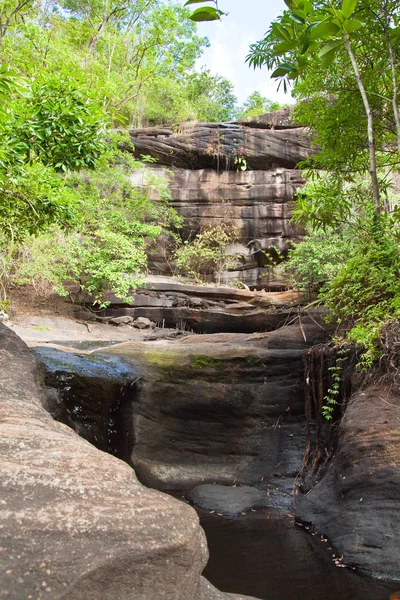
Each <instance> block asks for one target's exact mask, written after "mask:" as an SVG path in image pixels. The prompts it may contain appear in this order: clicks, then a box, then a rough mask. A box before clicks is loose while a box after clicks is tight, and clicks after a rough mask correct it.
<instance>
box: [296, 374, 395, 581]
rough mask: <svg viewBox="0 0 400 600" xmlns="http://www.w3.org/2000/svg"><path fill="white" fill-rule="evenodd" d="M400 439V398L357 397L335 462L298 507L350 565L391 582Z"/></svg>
mask: <svg viewBox="0 0 400 600" xmlns="http://www.w3.org/2000/svg"><path fill="white" fill-rule="evenodd" d="M399 435H400V395H399V393H398V392H394V391H390V390H388V389H385V388H384V386H382V385H374V386H370V387H369V388H366V389H363V390H361V391H359V392H357V393H356V394H354V395H353V397H352V398H351V400H350V402H349V405H348V407H347V409H346V413H345V416H344V418H343V421H342V423H341V426H340V432H339V441H338V449H337V453H336V456H335V457H334V459H333V462H332V463H331V465H330V467H329V469H328V471H327V473H326V475H325V476H324V477H323V478H322V480H321V481H320V482H319V483H318V485H316V486H315V487H314V488H313V489H312V490H311V491H310V492H309V493H308V494H307V495H306V496H305V497H303V498H301V497H299V500H298V502H297V505H296V512H297V516H298V517H300V518H301V519H303V520H305V521H308V522H311V523H312V524H313V525H314V526H315V527H316V529H317V530H318V531H319V532H321V533H324V534H325V535H327V536H328V537H329V539H330V541H331V542H332V544H333V545H334V546H335V549H336V551H337V555H339V556H340V555H344V557H345V561H346V563H347V564H350V565H354V566H356V567H358V568H359V569H360V570H363V571H365V572H367V573H368V574H373V575H375V576H376V577H384V578H387V579H398V577H399V572H400V565H399V558H400V527H399V490H400V445H399Z"/></svg>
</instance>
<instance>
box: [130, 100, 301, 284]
mask: <svg viewBox="0 0 400 600" xmlns="http://www.w3.org/2000/svg"><path fill="white" fill-rule="evenodd" d="M130 133H131V139H132V142H133V144H134V147H135V155H136V156H137V157H138V158H140V157H141V156H142V155H150V156H152V157H153V158H155V159H157V161H158V162H157V165H156V166H155V167H153V168H155V169H156V170H157V171H158V172H160V170H161V171H163V169H162V168H163V167H168V169H170V171H172V177H171V183H170V189H171V193H172V206H174V208H176V210H177V211H178V212H179V214H181V215H182V216H183V217H184V224H183V229H182V236H183V238H184V239H190V238H193V237H194V235H195V234H196V233H198V232H199V231H201V230H203V229H204V228H206V227H208V226H215V225H221V224H225V225H226V224H228V223H229V224H230V226H231V227H232V228H234V229H235V230H236V232H237V241H236V242H235V244H234V245H233V246H232V247H231V248H230V249H228V251H229V253H232V254H233V255H234V256H236V264H235V265H233V266H232V268H230V270H229V271H227V272H225V273H224V275H223V278H222V281H224V282H231V281H233V280H235V279H240V280H241V281H242V282H243V283H245V284H247V285H250V286H255V287H259V288H260V287H265V288H267V289H279V288H282V287H285V282H284V281H282V280H281V279H280V278H279V277H277V275H276V274H274V273H273V271H271V269H267V268H266V266H267V264H268V260H266V257H265V255H264V254H263V251H265V250H268V249H270V248H271V247H272V246H275V247H276V248H279V250H280V251H283V252H285V251H286V250H287V249H288V247H289V246H290V244H291V242H297V241H300V240H301V239H302V236H303V234H304V232H303V230H302V229H301V228H300V227H299V226H297V225H295V224H294V223H292V222H291V221H290V218H291V211H292V201H293V197H294V195H295V193H296V190H297V188H299V187H300V186H301V185H302V184H303V179H302V177H301V175H300V172H299V171H298V170H296V166H297V164H298V163H299V162H300V161H302V160H305V159H306V158H307V157H308V156H309V155H310V153H311V149H310V143H309V139H308V136H307V131H306V130H305V129H304V128H302V127H298V126H296V125H295V124H293V123H291V122H290V111H289V110H288V109H286V110H284V111H277V112H276V113H270V114H268V115H261V116H260V117H256V118H254V119H251V120H248V119H244V120H241V121H238V122H236V123H220V124H218V123H186V124H183V125H182V126H181V127H180V128H179V129H178V130H174V129H173V128H170V127H164V128H145V129H134V130H131V132H130ZM242 168H243V169H245V170H242ZM132 182H133V183H134V184H135V185H138V186H140V185H144V184H145V174H144V173H143V172H140V171H136V172H134V173H133V174H132ZM150 267H151V269H152V270H153V271H154V272H156V273H159V274H163V273H164V274H165V273H167V274H168V273H170V270H169V265H168V263H167V262H166V261H165V256H163V254H162V252H161V251H160V249H159V251H158V253H156V254H155V255H154V256H153V257H151V261H150Z"/></svg>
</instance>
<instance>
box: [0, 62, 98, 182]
mask: <svg viewBox="0 0 400 600" xmlns="http://www.w3.org/2000/svg"><path fill="white" fill-rule="evenodd" d="M15 113H16V114H15V122H14V123H13V124H12V129H13V131H12V135H13V139H12V141H15V143H16V144H18V147H19V148H20V149H21V150H22V151H24V159H25V161H26V162H31V163H32V162H33V161H35V160H39V161H40V162H41V163H42V164H44V165H49V166H52V167H54V168H55V169H56V170H57V171H64V172H65V171H67V170H71V171H75V170H78V169H82V168H86V169H93V168H94V167H95V166H96V163H97V161H98V159H99V158H100V156H101V154H102V153H103V152H104V151H105V149H106V143H105V126H106V118H105V114H104V112H103V111H102V109H101V108H100V106H99V105H98V103H97V102H96V101H95V100H93V99H92V98H91V97H90V93H89V91H88V90H87V89H86V88H85V85H84V82H83V81H82V80H74V79H73V78H72V77H71V75H66V74H65V73H62V72H61V73H57V75H50V76H49V75H48V74H42V75H41V76H39V77H36V78H35V80H34V81H33V83H32V86H31V87H30V89H29V92H28V93H25V94H23V95H22V97H21V102H20V104H19V105H18V104H17V105H16V106H15Z"/></svg>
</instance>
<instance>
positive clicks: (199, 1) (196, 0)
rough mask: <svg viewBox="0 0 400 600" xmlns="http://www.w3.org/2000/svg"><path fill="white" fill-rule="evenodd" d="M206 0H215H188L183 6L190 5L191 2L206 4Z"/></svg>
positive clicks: (211, 0)
mask: <svg viewBox="0 0 400 600" xmlns="http://www.w3.org/2000/svg"><path fill="white" fill-rule="evenodd" d="M205 2H214V0H188V1H187V2H185V4H184V5H183V6H189V4H204V3H205ZM214 4H215V2H214Z"/></svg>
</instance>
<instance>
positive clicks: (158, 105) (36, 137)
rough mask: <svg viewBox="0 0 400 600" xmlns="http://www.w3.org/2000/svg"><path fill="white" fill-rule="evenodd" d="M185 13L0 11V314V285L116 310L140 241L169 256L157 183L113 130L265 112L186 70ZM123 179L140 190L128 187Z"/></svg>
mask: <svg viewBox="0 0 400 600" xmlns="http://www.w3.org/2000/svg"><path fill="white" fill-rule="evenodd" d="M189 14H190V13H189V11H188V10H187V9H185V8H183V7H182V6H181V5H180V4H178V3H174V2H173V1H169V0H3V1H2V2H1V3H0V301H1V302H3V305H4V306H3V307H5V306H6V303H7V300H6V298H7V290H8V288H9V287H10V285H23V284H28V283H29V284H31V285H33V286H34V289H35V290H36V293H38V294H44V293H45V292H46V290H48V289H52V288H53V287H55V289H56V290H57V291H58V292H59V293H61V294H63V293H64V294H66V289H65V287H64V282H65V281H66V280H72V281H76V282H78V283H79V284H80V285H81V287H82V288H83V289H85V290H87V291H88V292H90V293H92V294H93V295H94V297H95V298H96V299H97V300H98V301H99V302H101V299H102V294H103V292H104V290H105V289H108V288H113V289H114V290H115V291H116V293H117V295H119V296H120V297H121V298H122V299H127V298H128V297H129V290H130V289H131V288H132V287H134V286H135V285H137V284H138V283H140V281H141V276H142V274H143V273H144V272H145V271H146V266H147V255H148V251H149V248H151V246H152V244H153V243H154V241H155V240H156V239H160V237H161V236H163V237H164V238H165V240H166V244H168V245H169V246H170V247H171V248H174V247H176V246H179V243H180V238H179V235H178V233H179V228H180V218H179V216H178V215H177V213H176V212H175V211H174V210H173V209H172V208H171V207H170V206H169V204H168V199H169V190H168V185H167V183H166V181H165V179H163V178H161V177H156V176H155V175H154V173H152V172H151V171H150V170H149V169H148V170H146V160H148V157H143V161H138V160H134V159H133V158H132V154H131V153H129V152H127V151H126V152H123V151H121V150H120V149H119V148H120V146H121V145H122V142H123V145H124V147H125V148H126V147H129V143H130V142H129V137H128V136H127V135H125V134H124V131H125V130H126V129H127V128H129V127H142V126H147V125H162V124H166V123H167V124H171V125H179V123H181V122H182V121H190V120H200V121H227V120H230V119H232V118H234V117H236V116H237V115H241V114H243V115H248V114H250V113H251V114H253V112H254V108H255V107H256V106H257V107H258V106H260V105H262V104H263V103H264V105H265V106H267V105H268V101H267V100H266V99H265V98H263V97H262V96H261V95H260V94H256V95H255V96H254V95H253V97H251V98H250V99H249V101H248V102H247V103H245V105H244V106H243V107H240V106H238V102H237V99H236V97H235V95H234V92H233V86H232V84H231V83H230V82H229V81H228V80H226V79H225V78H223V77H221V76H218V75H212V74H211V73H210V71H208V70H207V69H203V70H201V71H198V70H196V68H195V63H196V60H197V58H198V57H199V56H200V55H201V53H202V52H203V50H204V48H206V47H207V45H208V41H207V39H206V38H204V37H200V36H199V35H198V34H197V31H196V27H197V26H196V24H195V23H194V22H192V21H191V20H190V19H189V18H188V16H189ZM117 131H118V133H117ZM137 168H139V169H144V170H145V173H146V185H145V188H144V189H142V190H141V191H139V190H138V189H136V188H134V187H133V186H132V184H131V182H130V180H129V174H130V173H131V172H132V169H137ZM155 191H156V193H154V192H155ZM154 198H157V200H154ZM0 308H1V307H0Z"/></svg>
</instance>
